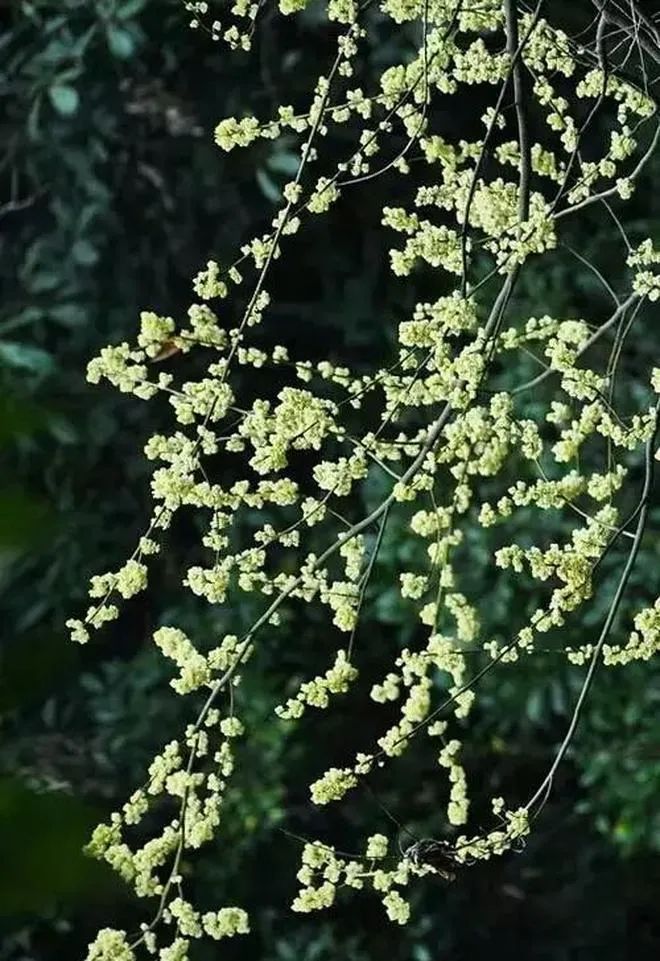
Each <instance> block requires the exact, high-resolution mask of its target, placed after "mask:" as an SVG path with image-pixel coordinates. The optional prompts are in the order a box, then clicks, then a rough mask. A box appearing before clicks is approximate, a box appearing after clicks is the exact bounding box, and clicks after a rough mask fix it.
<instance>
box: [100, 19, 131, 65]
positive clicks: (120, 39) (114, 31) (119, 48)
mask: <svg viewBox="0 0 660 961" xmlns="http://www.w3.org/2000/svg"><path fill="white" fill-rule="evenodd" d="M106 37H107V39H108V47H109V48H110V51H111V53H112V54H114V56H115V57H118V58H119V59H120V60H128V58H129V57H130V56H131V54H132V53H133V51H134V50H135V41H134V39H133V35H132V33H130V31H129V30H125V29H124V28H123V27H115V26H112V25H111V26H109V27H108V29H107V32H106Z"/></svg>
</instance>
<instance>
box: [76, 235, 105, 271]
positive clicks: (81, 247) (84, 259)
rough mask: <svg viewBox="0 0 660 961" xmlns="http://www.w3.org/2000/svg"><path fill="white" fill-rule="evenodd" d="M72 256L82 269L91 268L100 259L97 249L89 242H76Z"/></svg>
mask: <svg viewBox="0 0 660 961" xmlns="http://www.w3.org/2000/svg"><path fill="white" fill-rule="evenodd" d="M71 256H72V257H73V259H74V260H75V262H76V263H77V264H80V266H81V267H91V266H92V265H93V264H95V263H96V262H97V260H98V259H99V255H98V251H97V249H96V247H94V246H93V245H92V244H90V242H89V240H76V242H75V244H74V245H73V247H72V248H71Z"/></svg>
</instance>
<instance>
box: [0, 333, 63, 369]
mask: <svg viewBox="0 0 660 961" xmlns="http://www.w3.org/2000/svg"><path fill="white" fill-rule="evenodd" d="M2 364H5V365H6V366H7V367H18V368H21V369H23V370H31V371H33V372H34V373H36V374H44V373H47V372H48V371H50V370H52V368H53V358H52V357H51V355H50V354H49V353H47V351H45V350H42V349H41V347H33V346H32V345H31V344H21V343H19V341H13V340H5V341H0V366H1V365H2Z"/></svg>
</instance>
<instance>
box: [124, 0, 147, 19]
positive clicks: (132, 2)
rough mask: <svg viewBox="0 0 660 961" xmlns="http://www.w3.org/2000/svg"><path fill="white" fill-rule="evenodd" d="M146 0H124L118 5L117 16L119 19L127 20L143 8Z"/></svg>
mask: <svg viewBox="0 0 660 961" xmlns="http://www.w3.org/2000/svg"><path fill="white" fill-rule="evenodd" d="M145 2H146V0H125V2H124V3H121V4H120V5H119V9H118V10H117V16H118V17H119V19H120V20H129V19H130V18H131V17H135V16H136V15H137V14H138V13H141V12H142V11H143V10H144V7H145Z"/></svg>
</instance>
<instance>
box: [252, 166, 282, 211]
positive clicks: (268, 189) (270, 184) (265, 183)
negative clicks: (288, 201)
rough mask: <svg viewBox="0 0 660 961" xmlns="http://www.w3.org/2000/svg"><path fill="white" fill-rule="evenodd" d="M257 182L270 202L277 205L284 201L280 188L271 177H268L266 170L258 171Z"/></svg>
mask: <svg viewBox="0 0 660 961" xmlns="http://www.w3.org/2000/svg"><path fill="white" fill-rule="evenodd" d="M257 182H258V184H259V186H260V187H261V192H262V194H263V195H264V197H266V199H267V200H270V201H271V203H274V204H277V203H279V202H280V200H281V199H282V194H281V192H280V189H279V187H278V186H277V184H276V183H275V182H274V181H273V179H272V178H271V177H269V176H268V174H267V173H266V171H265V170H257Z"/></svg>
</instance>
